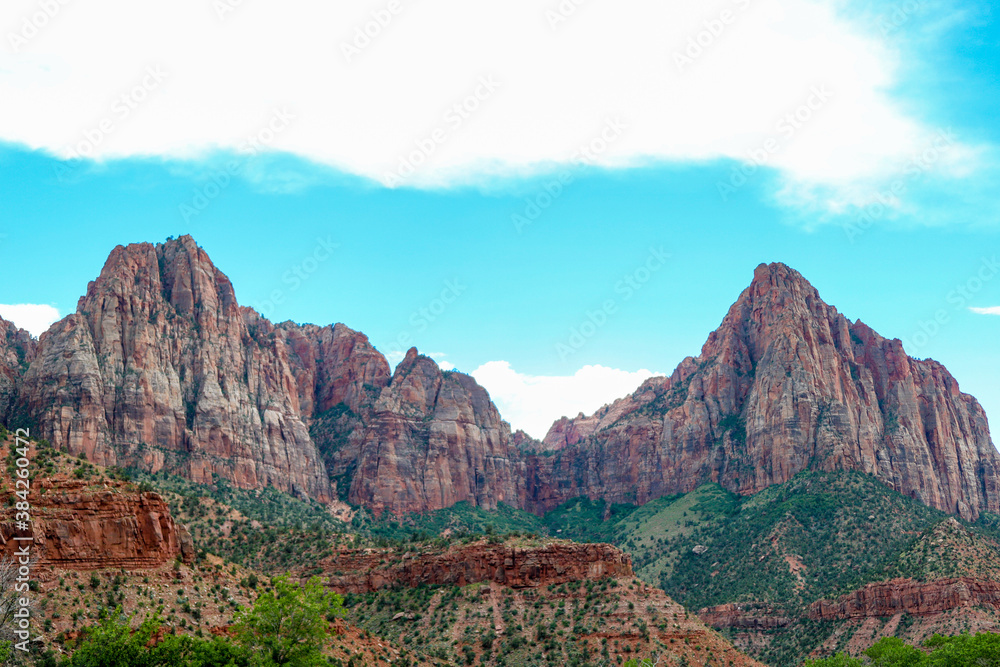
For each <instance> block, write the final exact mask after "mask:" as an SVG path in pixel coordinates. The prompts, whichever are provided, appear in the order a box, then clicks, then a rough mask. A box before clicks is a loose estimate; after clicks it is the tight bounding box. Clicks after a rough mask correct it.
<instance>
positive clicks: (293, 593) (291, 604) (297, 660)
mask: <svg viewBox="0 0 1000 667" xmlns="http://www.w3.org/2000/svg"><path fill="white" fill-rule="evenodd" d="M272 583H273V586H274V590H273V591H268V592H265V593H263V594H262V595H261V596H260V597H258V598H257V602H256V603H255V604H254V606H253V608H252V609H250V610H247V611H243V612H240V615H239V616H238V617H237V619H236V624H235V625H234V626H233V627H234V630H235V632H236V639H237V642H238V643H239V644H240V645H242V646H244V647H246V648H247V649H248V650H249V651H250V652H251V653H253V654H254V655H256V656H258V661H259V662H260V663H261V665H262V667H271V665H288V666H289V667H313V665H322V664H325V663H326V659H325V658H324V657H323V654H322V648H323V645H324V643H325V641H326V637H327V635H328V634H329V631H330V621H333V620H334V619H335V618H337V617H338V616H342V615H343V609H342V603H343V599H342V598H341V597H340V596H339V595H337V594H335V593H330V592H327V591H326V589H325V588H324V587H323V584H322V583H321V582H320V580H319V578H318V577H314V578H312V579H310V580H309V582H308V583H306V584H305V585H304V586H299V585H298V584H294V583H292V582H291V581H289V579H288V577H277V578H275V580H274V581H273V582H272Z"/></svg>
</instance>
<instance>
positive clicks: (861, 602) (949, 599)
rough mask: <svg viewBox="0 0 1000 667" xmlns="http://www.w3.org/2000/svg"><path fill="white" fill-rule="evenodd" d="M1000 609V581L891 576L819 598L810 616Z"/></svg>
mask: <svg viewBox="0 0 1000 667" xmlns="http://www.w3.org/2000/svg"><path fill="white" fill-rule="evenodd" d="M980 606H982V607H992V608H994V609H1000V582H996V581H991V580H984V579H971V578H969V577H955V578H950V579H938V580H935V581H923V582H921V581H914V580H912V579H892V580H890V581H879V582H876V583H873V584H868V585H867V586H865V587H863V588H860V589H858V590H856V591H854V592H852V593H848V594H847V595H844V596H842V597H840V598H839V599H837V600H833V601H831V600H819V601H817V602H814V603H813V604H812V605H811V606H810V607H809V618H810V619H812V620H815V621H835V620H844V619H849V618H874V617H886V616H894V615H896V614H899V613H907V614H911V615H914V616H923V615H927V614H939V613H943V612H946V611H950V610H952V609H959V608H962V607H980Z"/></svg>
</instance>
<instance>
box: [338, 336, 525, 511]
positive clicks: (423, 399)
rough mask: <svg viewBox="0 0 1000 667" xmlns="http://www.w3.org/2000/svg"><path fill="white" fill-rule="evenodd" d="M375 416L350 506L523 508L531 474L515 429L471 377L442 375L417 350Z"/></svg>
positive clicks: (400, 368)
mask: <svg viewBox="0 0 1000 667" xmlns="http://www.w3.org/2000/svg"><path fill="white" fill-rule="evenodd" d="M372 412H373V415H372V418H371V419H370V420H369V422H368V428H367V429H366V430H365V437H364V441H363V442H362V446H361V448H360V451H359V456H358V459H357V473H356V474H355V475H354V479H353V483H352V485H351V491H350V497H349V499H350V500H351V502H354V503H358V504H362V505H365V506H367V507H369V508H371V509H373V510H375V511H376V512H381V511H383V510H386V509H390V510H392V511H395V512H412V511H426V510H433V509H441V508H444V507H450V506H451V505H454V504H455V503H458V502H461V501H467V502H469V503H470V504H472V505H475V506H479V507H487V508H494V507H496V506H497V503H500V502H504V503H507V504H508V505H513V506H516V507H523V506H524V504H525V498H524V493H523V488H524V487H523V480H524V473H525V469H526V467H525V463H524V462H523V461H522V460H521V459H520V454H519V451H518V450H517V449H516V448H515V447H514V446H513V442H512V437H511V432H510V425H509V424H508V423H507V422H505V421H503V420H502V419H501V418H500V413H499V412H498V411H497V408H496V406H495V405H493V402H492V401H491V400H490V397H489V394H487V393H486V390H485V389H483V388H482V387H480V386H479V385H478V384H476V381H475V380H473V379H472V378H471V377H469V376H468V375H464V374H462V373H454V372H442V371H441V369H440V368H438V365H437V364H436V363H434V360H432V359H431V358H429V357H425V356H423V355H420V354H418V353H417V350H416V349H415V348H411V349H410V351H409V352H407V354H406V358H405V359H403V361H401V362H400V363H399V365H398V366H397V367H396V371H395V373H393V376H392V381H391V383H390V384H389V386H388V387H387V388H386V389H385V390H383V392H382V394H381V395H380V397H379V399H378V401H377V402H376V404H375V406H374V408H373V411H372Z"/></svg>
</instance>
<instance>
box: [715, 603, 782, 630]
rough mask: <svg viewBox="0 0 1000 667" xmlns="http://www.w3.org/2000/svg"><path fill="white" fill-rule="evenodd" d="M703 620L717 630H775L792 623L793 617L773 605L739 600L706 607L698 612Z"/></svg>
mask: <svg viewBox="0 0 1000 667" xmlns="http://www.w3.org/2000/svg"><path fill="white" fill-rule="evenodd" d="M698 618H700V619H701V620H702V622H703V623H704V624H705V625H707V626H709V627H712V628H715V629H717V630H723V629H732V630H774V629H775V628H783V627H785V626H786V625H790V624H791V623H792V622H793V619H792V618H791V617H789V616H787V615H785V614H783V613H781V612H780V611H779V610H777V609H775V608H774V607H773V606H772V605H768V604H759V603H755V602H739V603H732V602H730V603H727V604H720V605H716V606H714V607H705V608H704V609H701V610H700V611H699V612H698Z"/></svg>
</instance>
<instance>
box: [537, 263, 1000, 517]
mask: <svg viewBox="0 0 1000 667" xmlns="http://www.w3.org/2000/svg"><path fill="white" fill-rule="evenodd" d="M546 440H547V441H548V442H550V443H551V444H552V445H553V446H555V448H556V449H558V450H559V451H557V452H556V454H555V455H553V456H549V457H545V458H538V459H536V460H534V461H532V462H531V463H530V466H529V468H530V469H529V478H528V482H527V483H528V488H529V494H528V495H529V498H530V499H531V502H532V503H533V505H532V507H533V509H535V510H536V511H544V510H547V509H550V508H552V507H554V506H556V505H558V504H559V503H561V502H564V501H565V500H568V499H570V498H573V497H575V496H580V495H587V496H590V497H591V498H596V497H603V498H606V499H608V500H612V501H617V502H634V503H644V502H646V501H648V500H650V499H653V498H656V497H658V496H661V495H665V494H669V493H678V492H688V491H691V490H693V489H694V488H696V487H697V486H698V485H699V484H701V483H703V482H705V481H707V480H711V481H716V482H718V483H720V484H722V485H723V486H725V487H726V488H728V489H730V490H732V491H735V492H738V493H741V494H751V493H755V492H757V491H760V490H762V489H764V488H766V487H767V486H770V485H772V484H778V483H781V482H785V481H787V480H788V479H790V478H791V477H792V476H793V475H795V474H796V473H798V472H801V471H803V470H836V469H852V470H860V471H863V472H866V473H870V474H873V475H875V476H877V477H878V478H879V479H881V480H882V481H884V482H886V483H887V484H889V485H890V486H892V487H894V488H895V489H897V490H898V491H900V492H902V493H904V494H907V495H910V496H912V497H914V498H917V499H919V500H921V501H923V502H924V503H926V504H928V505H931V506H933V507H937V508H939V509H942V510H944V511H947V512H951V513H957V514H959V515H961V516H963V517H965V518H969V519H972V518H975V517H977V516H978V515H979V513H980V512H982V511H984V510H988V511H991V512H996V511H997V510H998V509H1000V488H998V478H997V472H998V455H997V451H996V449H995V448H994V446H993V443H992V441H991V440H990V434H989V429H988V426H987V420H986V415H985V413H984V411H983V409H982V408H981V407H980V405H979V403H978V402H977V401H976V400H975V399H974V398H973V397H972V396H969V395H967V394H963V393H961V392H960V391H959V388H958V383H957V382H956V381H955V379H954V378H953V377H952V376H951V375H950V374H949V373H948V372H947V370H946V369H945V368H944V367H943V366H942V365H941V364H939V363H937V362H935V361H932V360H925V361H918V360H915V359H912V358H910V357H908V356H907V355H906V354H905V352H904V351H903V347H902V344H901V343H900V341H898V340H887V339H885V338H882V337H881V336H879V335H878V334H876V333H875V332H874V331H872V330H871V329H870V328H869V327H867V326H866V325H864V324H863V323H861V322H854V323H852V322H850V321H849V320H847V318H845V317H844V316H843V315H841V314H840V313H838V312H837V310H836V309H835V308H833V307H831V306H829V305H827V304H825V303H824V302H823V301H822V300H821V299H820V297H819V294H818V293H817V291H816V289H815V288H813V287H812V285H810V284H809V283H808V282H807V281H806V280H805V279H804V278H803V277H802V276H801V275H800V274H799V273H798V272H796V271H794V270H792V269H790V268H788V267H787V266H785V265H783V264H770V265H764V264H762V265H760V266H759V267H757V270H756V272H755V274H754V279H753V282H752V284H751V285H750V287H748V288H747V289H746V290H745V291H744V292H743V294H742V295H740V298H739V299H738V300H737V302H736V303H735V304H734V305H733V306H732V308H730V310H729V313H728V314H727V315H726V317H725V319H724V320H723V322H722V325H721V326H720V327H719V329H718V330H716V331H715V332H713V333H712V334H711V335H710V336H709V339H708V341H707V342H706V343H705V345H704V347H703V348H702V351H701V354H700V355H699V356H698V357H694V358H688V359H685V360H684V361H683V362H682V363H681V364H680V365H679V366H678V368H677V370H676V371H674V373H673V375H671V376H670V377H669V378H653V379H651V380H649V381H647V382H646V383H645V384H644V385H643V386H642V387H640V388H639V390H638V391H637V392H636V393H635V394H633V395H632V396H629V397H626V398H624V399H622V400H619V401H616V402H615V403H614V404H612V405H610V406H607V407H605V408H603V409H602V410H601V411H599V412H598V413H596V414H595V415H592V416H590V417H584V418H578V419H576V420H569V421H568V422H567V421H561V422H558V423H557V424H556V428H555V429H554V430H553V431H552V432H550V434H549V436H547V438H546ZM570 441H576V444H570Z"/></svg>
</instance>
